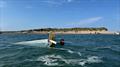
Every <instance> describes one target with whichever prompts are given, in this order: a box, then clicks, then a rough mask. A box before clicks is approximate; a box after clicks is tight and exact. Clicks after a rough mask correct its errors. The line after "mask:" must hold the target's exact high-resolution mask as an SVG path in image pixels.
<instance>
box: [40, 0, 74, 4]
mask: <svg viewBox="0 0 120 67" xmlns="http://www.w3.org/2000/svg"><path fill="white" fill-rule="evenodd" d="M73 1H74V0H44V1H40V2H41V3H44V4H47V5H63V4H65V3H71V2H73Z"/></svg>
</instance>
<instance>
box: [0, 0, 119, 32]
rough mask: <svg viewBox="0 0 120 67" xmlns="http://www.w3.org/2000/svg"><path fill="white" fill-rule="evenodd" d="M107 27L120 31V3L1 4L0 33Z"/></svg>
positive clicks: (2, 0) (47, 0)
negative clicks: (41, 29)
mask: <svg viewBox="0 0 120 67" xmlns="http://www.w3.org/2000/svg"><path fill="white" fill-rule="evenodd" d="M70 27H106V28H108V30H109V31H120V0H0V30H2V31H17V30H28V29H38V28H70Z"/></svg>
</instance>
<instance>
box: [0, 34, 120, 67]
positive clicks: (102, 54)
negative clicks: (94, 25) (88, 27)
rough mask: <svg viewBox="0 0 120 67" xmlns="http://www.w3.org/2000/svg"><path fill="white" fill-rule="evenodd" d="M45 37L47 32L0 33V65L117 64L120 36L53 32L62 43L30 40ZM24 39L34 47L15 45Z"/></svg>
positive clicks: (110, 66)
mask: <svg viewBox="0 0 120 67" xmlns="http://www.w3.org/2000/svg"><path fill="white" fill-rule="evenodd" d="M47 38H48V35H47V34H0V67H120V35H112V34H111V35H108V34H106V35H105V34H56V38H55V39H56V41H57V42H59V41H60V39H64V40H65V44H64V46H60V45H59V44H56V45H59V47H54V48H50V47H41V46H35V43H32V42H30V41H34V40H44V39H47ZM27 41H28V42H30V44H32V45H33V46H30V45H29V44H27V45H22V44H15V43H17V42H23V43H24V42H27ZM39 45H44V44H42V43H39Z"/></svg>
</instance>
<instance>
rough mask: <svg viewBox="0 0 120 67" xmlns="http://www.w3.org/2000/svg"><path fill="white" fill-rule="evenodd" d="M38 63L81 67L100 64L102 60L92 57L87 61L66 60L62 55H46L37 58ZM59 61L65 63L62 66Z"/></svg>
mask: <svg viewBox="0 0 120 67" xmlns="http://www.w3.org/2000/svg"><path fill="white" fill-rule="evenodd" d="M37 61H42V62H43V63H44V64H45V65H47V66H62V65H64V64H71V65H76V64H77V65H81V66H85V65H86V63H89V64H91V63H100V62H102V60H101V59H100V58H99V57H97V56H91V57H88V58H87V59H65V58H63V57H62V56H60V55H54V54H53V55H45V56H40V57H39V58H37ZM59 61H63V62H64V63H63V64H61V63H60V62H59Z"/></svg>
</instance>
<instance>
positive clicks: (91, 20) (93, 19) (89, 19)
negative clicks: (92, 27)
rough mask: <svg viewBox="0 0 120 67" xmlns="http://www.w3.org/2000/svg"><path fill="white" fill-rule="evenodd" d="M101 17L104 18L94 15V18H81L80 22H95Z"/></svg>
mask: <svg viewBox="0 0 120 67" xmlns="http://www.w3.org/2000/svg"><path fill="white" fill-rule="evenodd" d="M101 19H103V17H93V18H88V19H84V20H81V21H80V23H95V22H98V21H99V20H101Z"/></svg>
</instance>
